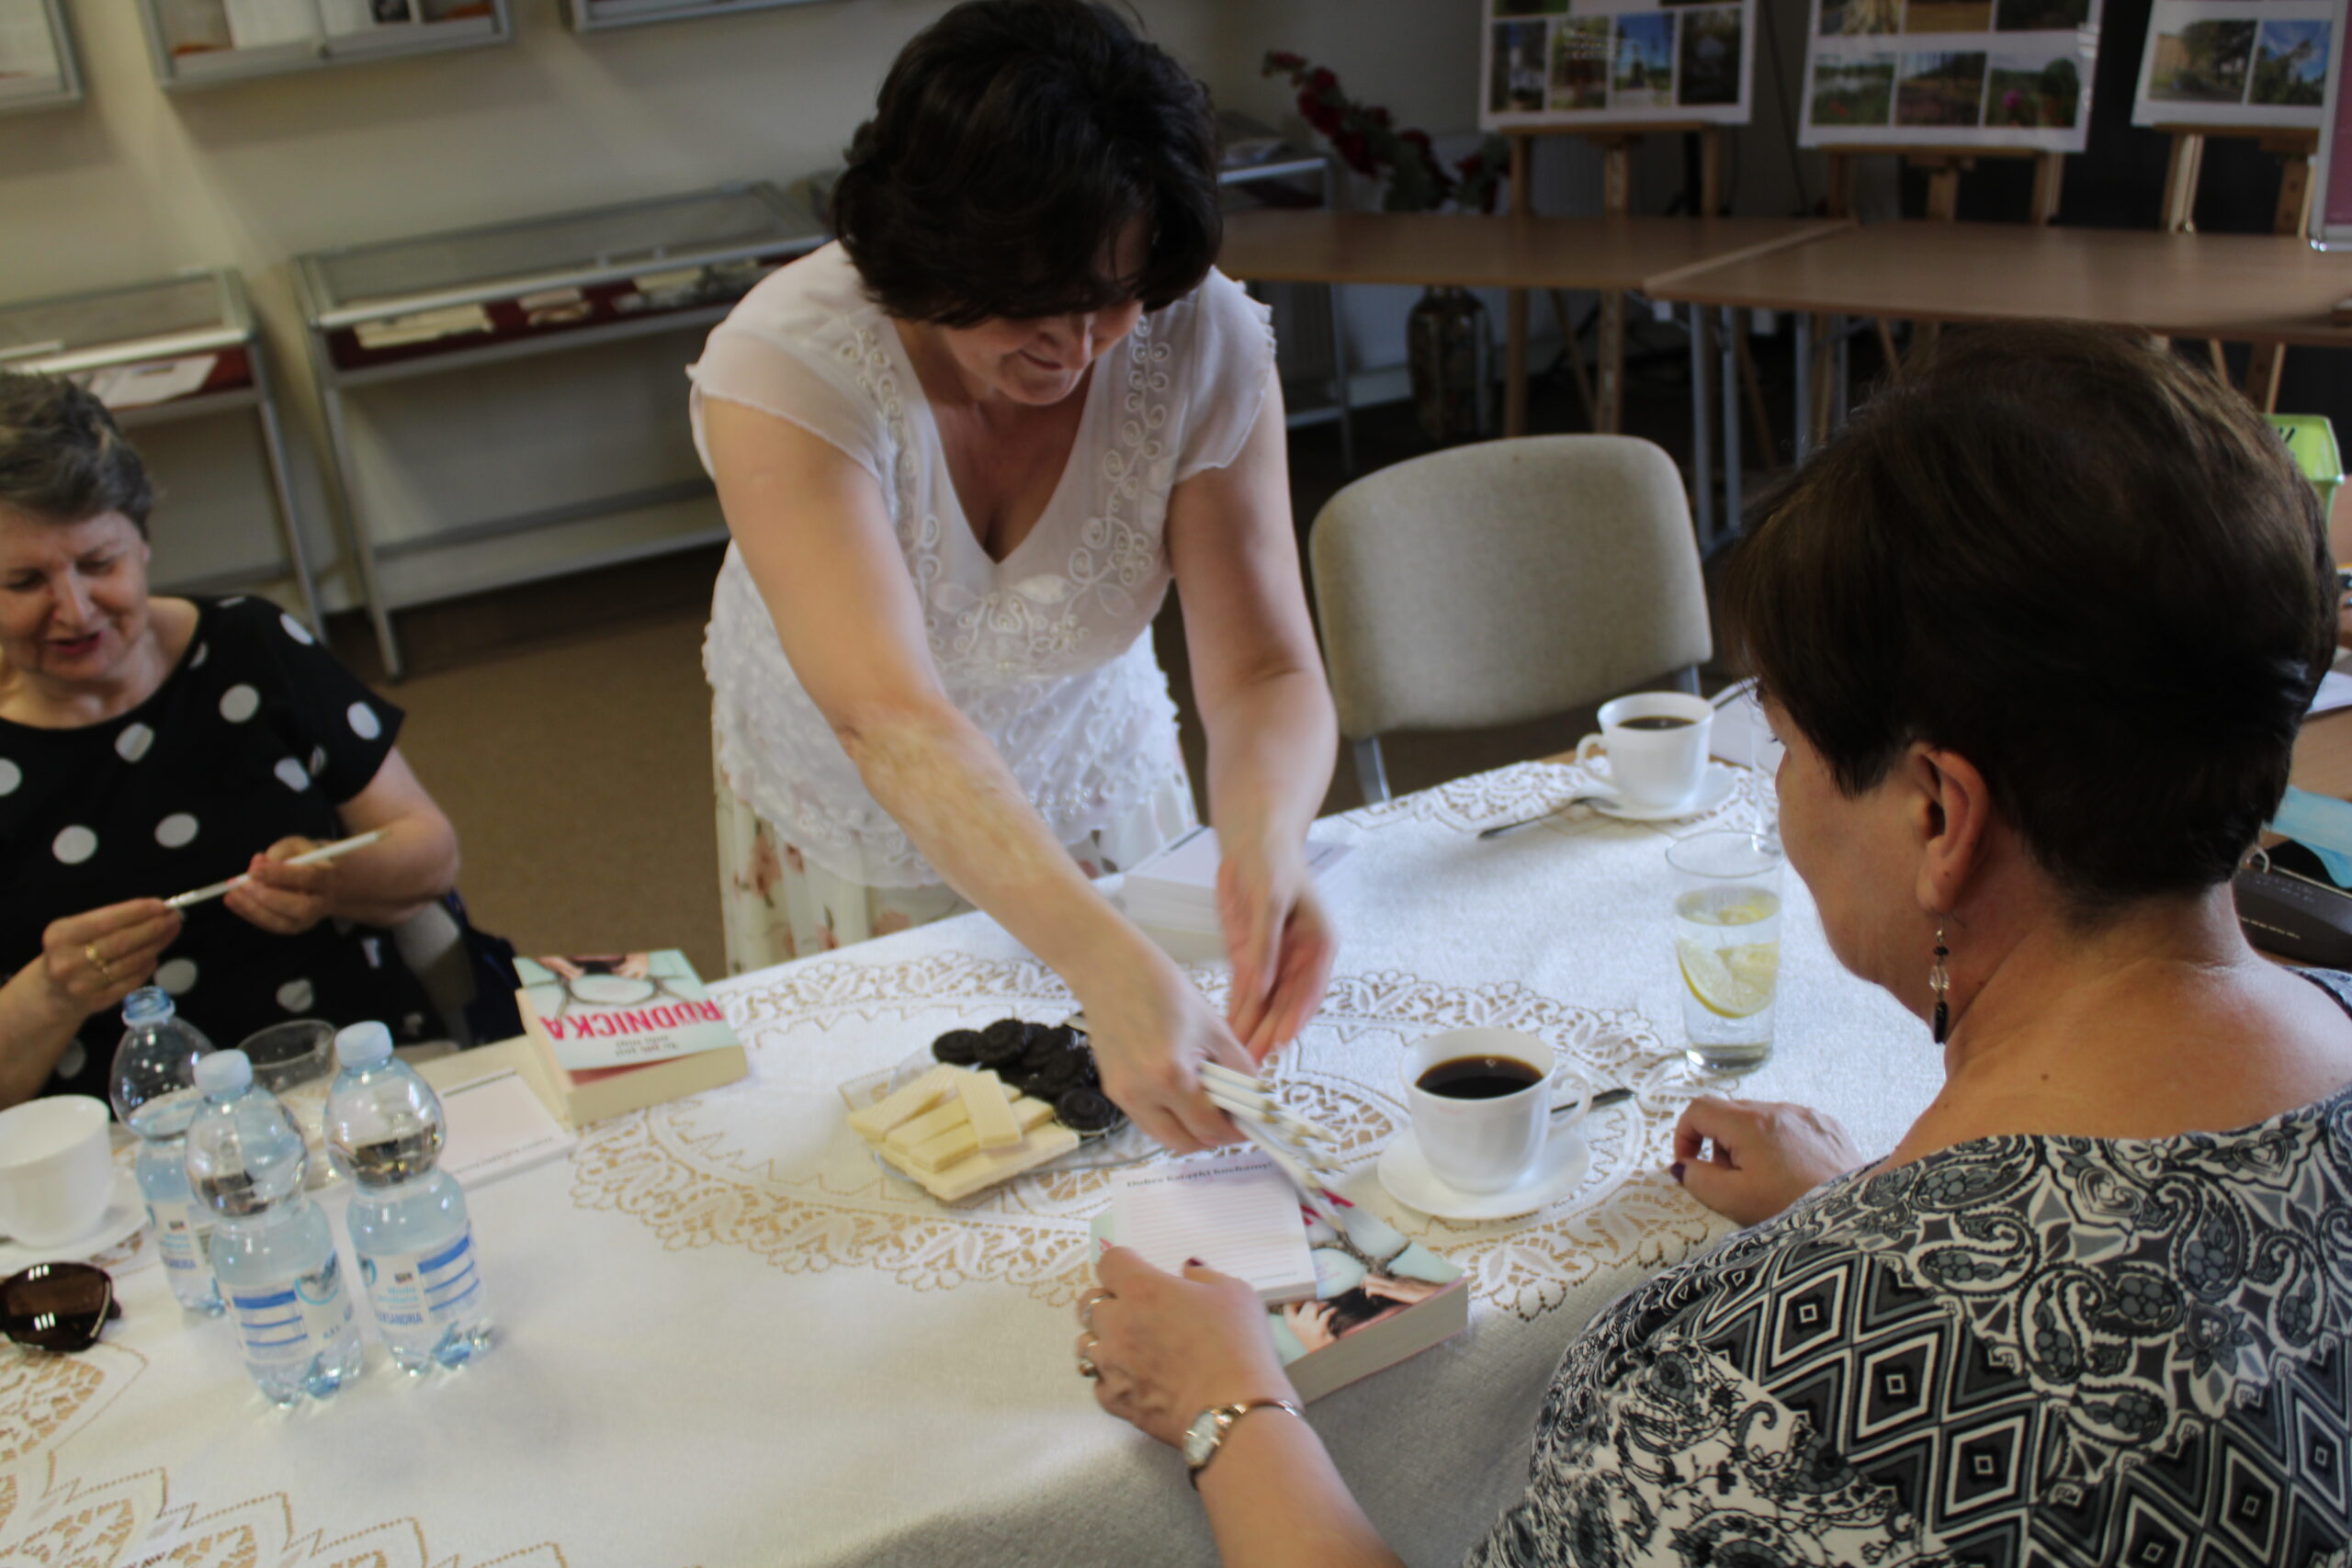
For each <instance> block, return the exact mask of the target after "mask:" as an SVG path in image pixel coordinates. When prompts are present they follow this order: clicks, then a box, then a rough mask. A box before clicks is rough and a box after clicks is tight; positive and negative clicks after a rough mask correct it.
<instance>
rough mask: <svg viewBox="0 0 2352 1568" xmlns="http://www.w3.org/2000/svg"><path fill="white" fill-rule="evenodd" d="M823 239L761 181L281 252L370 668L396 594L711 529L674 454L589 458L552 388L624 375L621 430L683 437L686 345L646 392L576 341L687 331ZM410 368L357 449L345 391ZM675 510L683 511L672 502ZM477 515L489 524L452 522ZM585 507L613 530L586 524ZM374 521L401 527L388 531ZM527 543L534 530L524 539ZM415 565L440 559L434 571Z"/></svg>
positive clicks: (700, 540)
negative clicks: (529, 369) (626, 420)
mask: <svg viewBox="0 0 2352 1568" xmlns="http://www.w3.org/2000/svg"><path fill="white" fill-rule="evenodd" d="M824 238H825V236H824V233H823V231H822V230H821V228H820V225H819V224H818V222H817V220H816V219H815V217H814V216H813V215H812V214H811V213H810V212H809V209H808V208H807V207H806V206H805V205H804V204H802V203H800V202H799V201H797V200H796V199H794V198H793V197H790V196H788V195H786V193H785V192H783V191H781V190H779V189H778V188H777V187H776V186H773V185H770V184H767V183H765V182H760V183H756V184H741V185H729V186H718V187H716V188H714V189H709V190H703V191H696V192H694V193H691V194H688V195H683V196H675V197H657V198H654V199H651V200H644V201H633V202H627V203H622V204H619V205H616V206H611V207H599V208H595V209H590V210H586V211H579V212H567V213H559V214H554V215H551V216H548V217H541V218H533V219H527V220H521V221H518V222H512V223H502V224H496V225H492V226H490V227H486V228H480V229H467V230H461V231H455V232H450V233H442V234H430V235H425V236H423V237H420V238H416V239H408V240H392V241H387V242H383V243H376V244H368V245H355V246H348V247H344V248H341V249H335V250H328V251H321V252H317V253H314V254H310V255H305V256H301V257H300V258H298V259H297V261H296V263H295V267H296V286H297V288H298V290H299V292H300V299H301V307H302V312H303V315H304V318H305V320H306V321H307V323H308V325H309V328H310V332H309V338H310V344H311V363H312V365H313V367H315V369H316V371H317V376H318V382H319V391H320V397H321V400H322V404H323V406H324V412H325V414H326V427H327V435H328V442H329V446H330V448H331V457H332V464H331V467H332V470H333V473H332V478H333V479H334V485H335V488H336V491H337V492H338V495H339V498H340V500H341V502H342V504H343V507H344V509H345V516H346V517H347V519H348V520H349V523H350V525H351V533H352V539H353V548H354V551H355V554H356V560H357V563H358V567H359V573H360V579H361V588H362V592H364V594H365V596H366V598H367V602H368V614H369V616H370V618H371V619H372V620H373V622H374V626H375V631H376V637H377V642H378V645H379V648H380V649H381V650H382V653H383V658H384V665H385V669H386V671H387V672H388V673H390V674H391V675H393V676H398V675H399V674H400V672H401V655H400V648H399V643H398V640H397V638H396V637H395V636H394V632H393V627H392V621H391V613H392V612H393V611H394V610H396V609H399V608H401V607H402V606H404V605H409V604H423V603H427V602H430V601H433V600H435V599H443V598H450V597H455V596H457V595H458V594H460V593H469V592H479V591H481V590H482V589H485V588H492V587H500V586H505V585H509V584H512V583H515V582H521V581H531V580H533V579H536V578H541V577H550V576H555V575H557V574H560V573H563V572H570V571H578V570H586V569H588V568H591V567H594V566H600V565H610V564H613V563H615V562H617V561H622V560H628V559H633V558H644V557H647V556H650V555H653V554H656V553H660V552H662V551H666V550H673V549H683V548H687V547H692V546H695V545H698V544H705V543H708V542H711V541H712V540H714V539H717V538H719V537H723V536H724V535H725V529H724V527H723V526H722V525H718V523H717V521H716V513H715V510H714V509H712V508H711V507H709V505H708V503H707V497H708V496H709V494H710V486H709V482H708V480H707V479H705V478H704V477H703V476H702V474H701V472H700V469H699V468H698V467H697V466H695V465H694V464H693V460H692V454H691V450H690V449H689V450H688V451H687V452H686V454H685V461H684V465H683V466H681V465H678V464H676V463H671V464H669V465H667V469H666V471H665V472H663V473H662V474H661V475H658V476H656V477H654V478H652V479H647V478H646V477H645V476H643V475H641V474H637V473H635V472H630V473H628V474H624V473H622V472H621V468H622V465H620V464H619V463H618V462H617V461H616V460H614V461H608V460H610V459H614V457H615V455H614V454H613V453H612V452H610V451H607V450H605V449H604V448H605V447H607V446H615V445H617V443H602V444H598V443H587V444H580V443H573V442H571V441H569V440H568V439H566V438H564V437H563V436H562V435H561V434H560V428H558V427H560V426H561V425H562V424H563V423H564V422H565V420H566V418H567V415H566V414H565V412H563V409H564V407H565V406H566V405H564V404H563V402H562V400H563V399H564V398H565V397H567V396H570V395H572V394H573V393H574V392H575V391H577V390H578V389H577V388H574V387H572V386H571V385H569V383H573V382H581V381H590V380H594V378H597V377H599V376H605V377H608V378H625V379H626V380H627V381H628V383H629V384H628V385H627V386H624V387H619V388H608V390H610V391H612V393H613V395H614V396H616V397H618V398H621V399H624V400H629V399H634V400H636V401H637V402H638V403H639V404H641V406H642V407H643V409H644V410H645V411H646V416H645V420H644V421H643V422H639V423H645V424H647V425H648V426H649V427H658V429H659V430H660V431H661V432H662V433H664V436H663V438H664V439H667V440H671V441H683V432H684V425H685V415H684V402H685V384H684V377H683V375H682V374H681V367H683V365H684V357H681V358H679V359H677V360H675V361H672V362H668V363H665V364H664V365H662V367H661V368H660V371H659V373H660V375H661V376H662V381H661V382H660V383H659V385H658V386H657V385H654V384H651V383H650V381H649V372H648V367H649V366H650V364H651V361H650V359H649V358H648V357H647V356H645V355H634V356H629V355H620V356H616V355H594V354H592V353H589V352H588V351H591V350H594V349H597V348H599V347H602V346H605V345H610V344H616V343H620V342H623V341H625V340H628V339H631V338H639V337H647V336H650V335H653V334H660V333H684V332H687V331H690V330H693V329H698V328H707V327H709V326H710V325H712V324H713V323H715V322H717V321H718V320H719V319H720V318H721V317H723V316H724V315H726V313H727V311H728V310H729V308H730V307H731V306H732V305H733V304H734V302H735V301H736V300H737V299H741V297H742V296H743V294H744V293H745V292H746V291H748V290H749V289H750V288H751V287H752V285H753V284H755V283H757V282H758V281H759V280H760V279H761V278H762V277H763V276H766V275H767V274H768V273H770V272H772V271H774V270H775V268H776V267H778V266H781V265H784V264H785V263H786V262H787V261H790V260H791V259H793V258H794V257H795V256H798V255H801V254H806V253H807V252H809V251H810V250H813V249H815V248H816V247H817V246H818V245H820V244H821V243H824ZM681 346H682V347H683V345H681ZM556 354H565V355H571V358H570V359H568V360H567V361H566V362H565V365H564V367H562V368H563V371H564V376H563V378H562V379H561V380H555V379H548V378H540V379H539V380H537V381H535V382H528V383H524V382H516V383H513V384H512V387H511V389H507V390H502V389H506V388H508V387H509V383H506V382H503V381H501V380H500V379H499V378H498V372H499V370H500V369H501V367H511V366H514V365H515V364H516V363H517V362H521V361H526V360H532V359H536V358H537V356H540V355H556ZM685 357H690V355H686V356H685ZM426 377H433V378H441V379H440V380H439V381H438V382H436V383H435V387H434V388H433V389H431V392H430V395H429V396H412V397H409V398H407V399H405V400H402V401H401V406H398V407H389V406H388V407H385V408H384V409H382V410H381V411H380V412H381V415H382V423H384V424H385V425H386V426H388V427H390V426H397V427H398V428H397V429H396V431H395V433H394V434H389V435H377V436H376V437H375V438H374V439H373V440H372V441H371V442H370V443H369V444H368V450H367V451H366V452H365V453H363V452H362V450H361V443H360V442H359V441H358V439H357V436H358V434H360V433H359V432H358V431H357V429H356V420H355V415H356V413H358V412H361V411H360V408H359V404H360V402H361V401H362V400H363V394H364V395H365V400H384V401H385V402H386V403H388V404H389V403H391V402H392V401H394V400H395V394H396V393H397V392H398V390H399V389H398V388H397V386H396V384H397V383H403V382H408V381H410V380H412V379H414V378H426ZM459 377H462V379H461V380H453V379H451V378H459ZM501 398H506V399H508V400H512V399H515V398H531V399H534V400H541V401H542V405H543V406H540V407H538V408H537V409H536V410H534V411H532V412H531V413H530V414H529V415H527V416H526V415H525V414H523V413H520V412H516V411H513V410H511V409H509V410H502V409H501V408H500V407H499V406H498V402H497V400H499V399H501ZM467 399H471V400H472V401H471V402H470V403H468V404H466V406H465V408H464V409H463V411H462V412H460V410H459V404H460V403H463V402H464V401H465V400H467ZM435 405H439V406H438V412H439V414H440V416H441V419H442V424H441V426H440V427H438V428H435V424H434V416H435ZM510 413H513V414H515V417H512V418H508V417H507V415H508V414H510ZM451 421H461V422H462V424H461V425H460V426H458V427H452V425H451V424H450V422H451ZM551 433H552V436H551ZM387 454H389V456H387ZM670 455H671V456H673V457H674V455H675V449H674V447H673V448H671V449H670ZM363 457H366V458H367V459H368V460H367V461H366V462H364V463H363V461H362V458H363ZM535 460H536V461H535ZM436 465H438V466H439V467H441V468H446V469H448V470H450V471H449V473H448V474H447V476H445V477H446V479H447V481H448V482H447V483H446V484H443V485H439V486H436V485H435V483H434V482H433V475H432V473H431V470H432V469H434V468H435V467H436ZM686 470H690V471H686ZM598 486H602V487H603V488H601V489H598V488H595V487H598ZM688 501H692V502H696V503H697V504H696V505H695V506H692V507H684V508H681V507H680V506H679V505H677V504H676V503H679V502H688ZM501 507H503V508H506V509H505V510H503V511H500V510H498V509H499V508H501ZM482 510H490V511H492V515H488V516H481V515H466V514H465V513H469V512H475V513H479V512H480V511H482ZM624 513H626V514H628V515H627V516H626V517H623V516H621V515H620V514H624ZM600 517H605V518H610V519H612V521H610V522H609V523H608V525H606V526H605V527H603V528H602V529H601V530H600V529H598V528H593V527H589V526H587V522H588V520H591V519H596V518H600ZM388 523H397V524H398V525H399V527H398V528H397V529H395V530H394V531H392V532H391V533H389V534H388V532H387V524H388ZM534 534H542V535H545V536H546V537H544V538H543V539H542V540H541V541H540V542H539V543H538V544H537V546H536V547H533V546H532V545H530V544H529V543H528V536H532V535H534ZM435 555H446V556H447V557H449V559H447V560H445V561H443V562H441V563H440V567H441V570H432V567H433V558H434V557H435Z"/></svg>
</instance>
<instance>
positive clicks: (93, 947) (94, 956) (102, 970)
mask: <svg viewBox="0 0 2352 1568" xmlns="http://www.w3.org/2000/svg"><path fill="white" fill-rule="evenodd" d="M82 956H83V957H85V958H86V959H88V960H89V961H90V967H91V968H93V969H96V971H97V972H98V974H99V976H100V977H101V978H103V977H104V976H105V975H106V972H107V970H109V969H111V968H113V967H114V965H113V964H109V963H107V961H106V960H105V959H104V958H102V957H100V956H99V955H98V944H97V943H96V942H84V943H83V944H82Z"/></svg>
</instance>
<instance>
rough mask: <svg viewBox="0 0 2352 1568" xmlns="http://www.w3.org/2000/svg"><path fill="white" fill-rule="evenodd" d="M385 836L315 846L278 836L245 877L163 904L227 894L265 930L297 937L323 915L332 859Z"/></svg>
mask: <svg viewBox="0 0 2352 1568" xmlns="http://www.w3.org/2000/svg"><path fill="white" fill-rule="evenodd" d="M383 836H384V829H381V828H378V829H372V830H371V831H368V832H365V833H359V834H356V835H354V836H353V837H351V838H348V839H339V840H336V841H335V842H334V843H332V844H313V843H312V842H311V840H308V839H280V840H278V841H277V842H276V843H275V844H272V845H271V846H270V847H269V850H268V852H266V853H264V854H258V855H255V856H254V860H253V864H252V866H251V867H250V868H248V869H247V871H246V872H245V874H243V875H242V876H232V877H231V878H229V880H227V881H226V882H216V883H214V884H212V885H211V886H209V887H198V888H196V889H193V890H192V891H190V892H187V893H181V894H175V896H173V897H169V898H166V899H164V903H165V904H167V905H169V906H170V907H171V908H175V909H185V908H187V907H188V906H189V905H191V904H201V903H204V902H205V901H206V900H208V899H211V898H225V899H227V900H228V905H229V908H230V910H231V911H232V913H234V914H236V915H237V916H238V917H240V918H241V919H246V920H249V921H251V922H252V923H253V924H254V925H257V926H259V927H261V928H262V929H263V930H264V931H275V932H277V934H278V935H280V936H293V935H296V934H299V933H300V932H302V931H308V930H310V929H311V927H312V926H314V925H317V924H318V923H319V922H320V921H321V920H322V919H325V918H326V917H327V914H328V905H329V902H330V899H331V897H332V894H333V889H334V880H335V874H334V866H333V864H332V862H333V861H334V860H335V859H336V858H337V857H338V856H341V855H346V854H349V853H350V852H352V851H354V850H359V849H365V848H367V847H368V845H369V844H372V843H374V842H376V841H377V840H379V839H381V838H382V837H383Z"/></svg>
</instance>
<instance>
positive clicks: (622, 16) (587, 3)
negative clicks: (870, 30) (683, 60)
mask: <svg viewBox="0 0 2352 1568" xmlns="http://www.w3.org/2000/svg"><path fill="white" fill-rule="evenodd" d="M811 3H812V0H563V6H564V15H565V17H567V18H568V19H569V20H570V21H571V26H572V28H573V29H574V30H575V31H578V32H583V33H594V32H603V31H604V30H605V29H606V28H635V27H642V26H644V25H645V24H646V23H648V22H683V21H688V20H692V19H694V18H696V17H732V16H735V15H737V14H738V13H740V12H743V11H773V10H775V9H777V8H779V7H781V6H807V5H809V4H811Z"/></svg>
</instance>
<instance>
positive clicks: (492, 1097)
mask: <svg viewBox="0 0 2352 1568" xmlns="http://www.w3.org/2000/svg"><path fill="white" fill-rule="evenodd" d="M441 1111H442V1114H443V1115H444V1116H446V1117H447V1119H448V1131H447V1138H446V1140H445V1141H444V1142H443V1144H442V1145H441V1168H442V1169H443V1170H446V1171H447V1172H448V1173H449V1174H450V1175H452V1176H454V1177H456V1178H457V1179H458V1180H459V1181H460V1182H462V1183H464V1184H465V1185H466V1186H469V1187H471V1186H473V1185H475V1184H476V1183H478V1182H483V1181H493V1180H496V1179H498V1178H499V1177H502V1176H511V1175H513V1174H514V1173H515V1172H516V1171H518V1170H528V1169H529V1168H531V1167H533V1166H535V1165H544V1164H546V1163H547V1162H548V1160H551V1159H556V1158H559V1157H560V1156H563V1155H567V1154H570V1153H571V1151H572V1149H573V1148H575V1147H577V1146H578V1145H579V1143H580V1139H579V1138H578V1137H577V1136H576V1135H574V1134H571V1133H569V1132H566V1131H565V1130H564V1128H563V1126H562V1125H561V1124H560V1122H557V1121H556V1119H555V1118H554V1117H552V1116H550V1115H548V1108H547V1107H546V1106H544V1105H542V1104H540V1103H539V1097H538V1096H537V1095H536V1094H533V1093H532V1092H531V1086H530V1085H528V1084H526V1083H525V1082H524V1081H523V1080H522V1078H521V1077H519V1076H517V1075H516V1074H515V1071H514V1069H512V1068H509V1069H507V1070H506V1071H504V1072H499V1073H492V1074H491V1075H490V1076H489V1077H482V1078H476V1079H475V1080H474V1081H473V1082H471V1083H469V1084H461V1085H459V1086H458V1088H456V1089H444V1090H443V1091H441Z"/></svg>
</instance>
